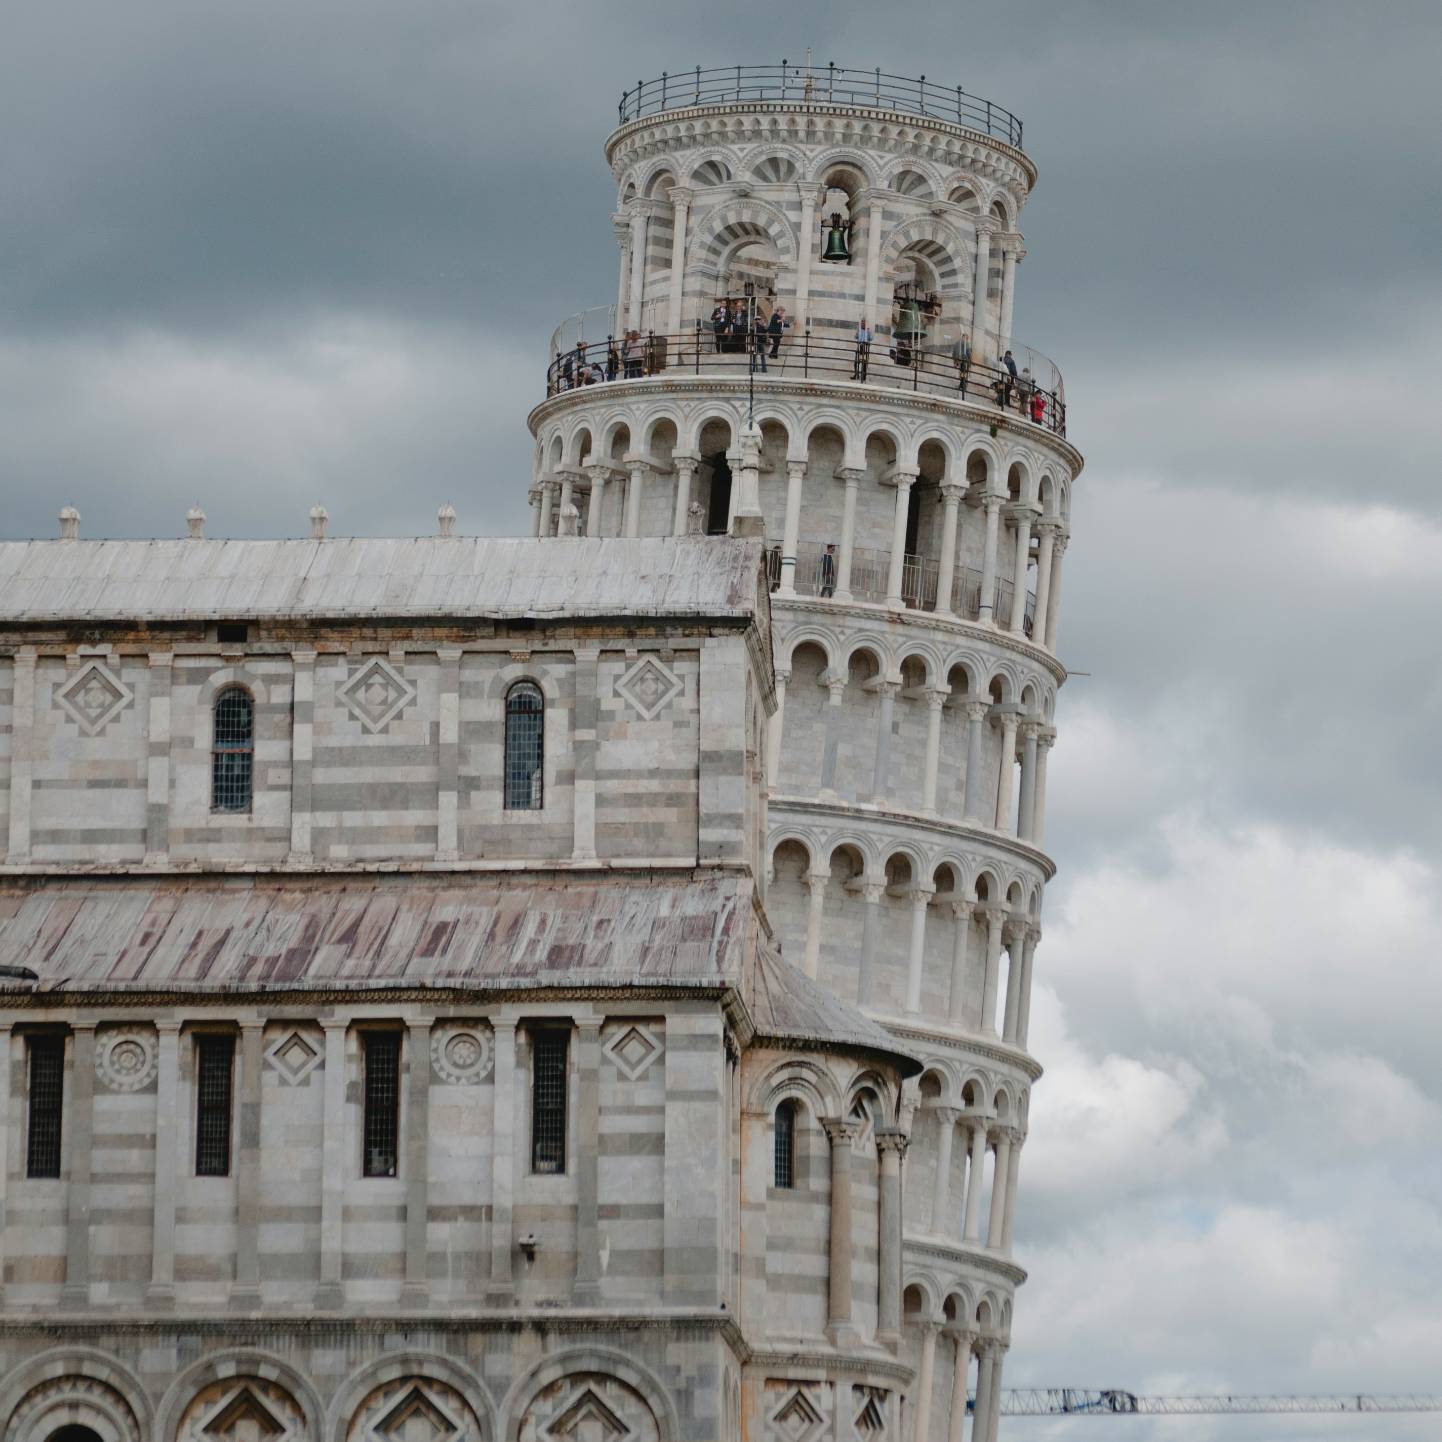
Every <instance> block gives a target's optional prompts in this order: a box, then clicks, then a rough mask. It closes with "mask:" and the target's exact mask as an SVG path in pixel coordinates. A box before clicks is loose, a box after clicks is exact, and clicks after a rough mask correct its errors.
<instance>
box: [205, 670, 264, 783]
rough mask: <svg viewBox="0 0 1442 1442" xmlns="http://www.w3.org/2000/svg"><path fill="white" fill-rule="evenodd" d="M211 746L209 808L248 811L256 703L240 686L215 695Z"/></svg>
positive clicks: (253, 759)
mask: <svg viewBox="0 0 1442 1442" xmlns="http://www.w3.org/2000/svg"><path fill="white" fill-rule="evenodd" d="M214 722H215V727H214V736H213V738H212V740H211V748H210V809H211V810H212V811H249V810H250V795H251V787H252V777H253V774H254V763H255V702H254V701H252V700H251V699H250V693H249V692H248V691H246V690H244V689H243V688H242V687H240V686H227V687H226V689H225V690H224V691H222V692H221V693H220V695H219V696H217V697H216V698H215V712H214Z"/></svg>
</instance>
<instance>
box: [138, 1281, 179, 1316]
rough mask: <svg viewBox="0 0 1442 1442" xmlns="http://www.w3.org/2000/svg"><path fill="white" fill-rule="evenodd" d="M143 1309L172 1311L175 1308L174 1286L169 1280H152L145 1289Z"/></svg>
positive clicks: (148, 1310)
mask: <svg viewBox="0 0 1442 1442" xmlns="http://www.w3.org/2000/svg"><path fill="white" fill-rule="evenodd" d="M145 1310H146V1311H147V1312H173V1311H174V1310H175V1288H174V1286H173V1285H172V1284H171V1283H169V1282H152V1283H151V1284H150V1285H149V1286H148V1287H147V1288H146V1289H145Z"/></svg>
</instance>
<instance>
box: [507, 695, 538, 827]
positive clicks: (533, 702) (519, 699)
mask: <svg viewBox="0 0 1442 1442" xmlns="http://www.w3.org/2000/svg"><path fill="white" fill-rule="evenodd" d="M545 724H546V721H545V709H544V702H543V700H542V697H541V688H540V687H539V686H537V685H536V683H535V682H534V681H517V682H516V684H515V685H514V686H512V687H511V689H510V690H509V691H507V692H506V810H507V811H539V810H540V809H541V777H542V770H543V764H544V761H545V753H546V745H545Z"/></svg>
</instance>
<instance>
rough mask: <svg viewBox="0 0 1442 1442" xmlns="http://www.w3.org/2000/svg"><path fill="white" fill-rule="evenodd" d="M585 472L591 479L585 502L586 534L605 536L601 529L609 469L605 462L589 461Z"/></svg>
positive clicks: (609, 476) (604, 518)
mask: <svg viewBox="0 0 1442 1442" xmlns="http://www.w3.org/2000/svg"><path fill="white" fill-rule="evenodd" d="M585 470H586V474H587V475H589V476H590V478H591V496H590V499H589V500H588V501H587V502H586V534H587V535H588V536H601V535H604V534H605V532H604V531H603V530H602V529H601V527H602V526H603V525H604V524H605V520H606V516H605V511H606V482H607V481H609V480H610V479H611V467H610V466H609V465H607V464H606V462H605V461H591V462H589V463H588V464H587V465H586V467H585Z"/></svg>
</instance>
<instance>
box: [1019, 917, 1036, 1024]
mask: <svg viewBox="0 0 1442 1442" xmlns="http://www.w3.org/2000/svg"><path fill="white" fill-rule="evenodd" d="M1040 940H1041V932H1040V931H1039V930H1038V929H1037V928H1036V927H1032V929H1031V936H1030V938H1029V941H1028V944H1027V948H1026V970H1025V971H1024V972H1023V973H1022V978H1021V1011H1020V1015H1019V1016H1018V1018H1017V1024H1016V1044H1017V1045H1018V1046H1019V1047H1021V1048H1022V1050H1023V1051H1025V1050H1026V1038H1027V1032H1028V1030H1029V1028H1030V1026H1031V974H1032V970H1033V968H1034V967H1035V966H1036V948H1037V943H1038V942H1039V941H1040Z"/></svg>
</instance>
